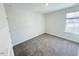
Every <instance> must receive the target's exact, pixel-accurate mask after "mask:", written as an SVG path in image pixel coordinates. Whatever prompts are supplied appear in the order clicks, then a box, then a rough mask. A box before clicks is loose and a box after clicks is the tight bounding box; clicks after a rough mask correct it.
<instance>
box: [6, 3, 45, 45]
mask: <svg viewBox="0 0 79 59" xmlns="http://www.w3.org/2000/svg"><path fill="white" fill-rule="evenodd" d="M5 8H6V13H7V16H8V23H9V27H10V32H11V37H12V42H13V45H16V44H19V43H22V42H24V41H26V40H29V39H31V38H33V37H36V36H38V35H40V34H43V33H44V32H45V30H44V29H45V27H44V25H45V24H44V22H45V21H44V17H43V15H41V14H38V13H33V12H30V11H27V10H26V9H24V8H25V7H21V6H16V5H7V4H5Z"/></svg>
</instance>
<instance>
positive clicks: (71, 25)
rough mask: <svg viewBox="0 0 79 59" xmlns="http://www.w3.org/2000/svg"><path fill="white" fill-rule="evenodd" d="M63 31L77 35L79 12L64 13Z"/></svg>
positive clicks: (78, 30)
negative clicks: (64, 23)
mask: <svg viewBox="0 0 79 59" xmlns="http://www.w3.org/2000/svg"><path fill="white" fill-rule="evenodd" d="M65 32H68V33H73V34H78V35H79V12H73V13H67V14H66V28H65Z"/></svg>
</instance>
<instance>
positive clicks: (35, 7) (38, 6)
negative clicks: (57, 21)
mask: <svg viewBox="0 0 79 59" xmlns="http://www.w3.org/2000/svg"><path fill="white" fill-rule="evenodd" d="M9 5H14V6H18V7H21V8H24V9H26V10H29V11H33V12H39V13H49V12H54V11H57V10H61V9H64V8H68V7H71V6H74V5H75V4H73V3H49V4H48V6H47V7H46V3H14V4H11V3H10V4H9Z"/></svg>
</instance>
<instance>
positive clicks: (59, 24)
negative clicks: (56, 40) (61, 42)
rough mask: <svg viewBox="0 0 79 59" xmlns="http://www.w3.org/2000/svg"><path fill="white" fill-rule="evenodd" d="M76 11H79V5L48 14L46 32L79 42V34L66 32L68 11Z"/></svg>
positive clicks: (46, 16)
mask: <svg viewBox="0 0 79 59" xmlns="http://www.w3.org/2000/svg"><path fill="white" fill-rule="evenodd" d="M75 11H79V5H78V6H74V7H71V8H66V9H63V10H59V11H55V12H52V13H48V14H46V15H45V19H46V33H48V34H52V35H56V36H59V37H62V38H66V39H68V40H71V41H74V42H78V43H79V35H74V34H70V33H66V32H64V31H65V23H66V22H65V21H66V18H65V17H66V13H68V12H75Z"/></svg>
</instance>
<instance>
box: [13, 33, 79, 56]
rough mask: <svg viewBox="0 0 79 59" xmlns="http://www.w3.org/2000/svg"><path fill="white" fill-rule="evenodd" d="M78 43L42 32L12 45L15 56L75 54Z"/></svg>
mask: <svg viewBox="0 0 79 59" xmlns="http://www.w3.org/2000/svg"><path fill="white" fill-rule="evenodd" d="M77 46H78V44H77V43H75V42H72V41H68V40H65V39H62V38H59V37H56V36H53V35H49V34H42V35H40V36H37V37H35V38H33V39H31V40H28V41H26V42H23V43H21V44H19V45H16V46H14V53H15V56H76V55H77Z"/></svg>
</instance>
